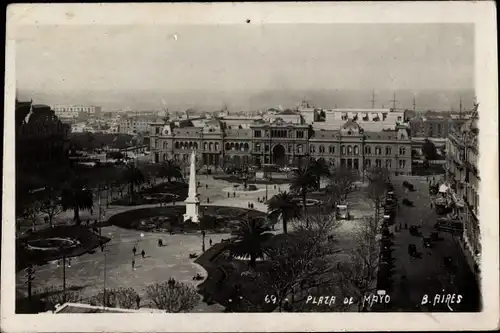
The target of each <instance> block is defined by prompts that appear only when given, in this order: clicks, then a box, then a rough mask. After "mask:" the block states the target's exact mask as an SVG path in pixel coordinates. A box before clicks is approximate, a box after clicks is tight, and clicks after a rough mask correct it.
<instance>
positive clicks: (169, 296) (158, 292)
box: [146, 279, 200, 313]
mask: <svg viewBox="0 0 500 333" xmlns="http://www.w3.org/2000/svg"><path fill="white" fill-rule="evenodd" d="M172 281H173V282H172ZM146 294H147V297H148V298H149V299H150V300H151V301H152V302H153V303H154V304H155V306H156V307H157V308H158V309H162V310H166V311H167V312H173V313H179V312H187V311H189V310H192V309H193V308H194V307H195V306H196V305H198V303H199V302H200V295H199V294H198V292H197V291H196V289H195V288H194V287H192V286H191V285H188V284H186V283H182V282H178V281H175V280H173V279H172V280H170V282H162V283H155V284H153V285H149V286H147V287H146Z"/></svg>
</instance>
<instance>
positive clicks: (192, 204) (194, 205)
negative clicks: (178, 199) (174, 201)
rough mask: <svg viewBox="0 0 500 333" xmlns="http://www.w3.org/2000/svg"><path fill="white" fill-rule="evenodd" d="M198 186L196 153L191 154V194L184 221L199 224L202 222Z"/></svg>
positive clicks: (187, 202)
mask: <svg viewBox="0 0 500 333" xmlns="http://www.w3.org/2000/svg"><path fill="white" fill-rule="evenodd" d="M197 192H198V191H197V186H196V153H195V152H194V151H193V152H192V153H191V165H190V166H189V192H188V197H187V198H186V200H184V202H185V203H186V214H184V221H187V220H191V221H192V222H195V223H198V222H199V221H200V219H199V217H200V216H199V214H198V210H199V208H200V200H199V199H198V193H197Z"/></svg>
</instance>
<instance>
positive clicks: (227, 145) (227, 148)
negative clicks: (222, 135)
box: [226, 142, 231, 150]
mask: <svg viewBox="0 0 500 333" xmlns="http://www.w3.org/2000/svg"><path fill="white" fill-rule="evenodd" d="M229 149H231V144H230V143H229V142H227V143H226V150H229Z"/></svg>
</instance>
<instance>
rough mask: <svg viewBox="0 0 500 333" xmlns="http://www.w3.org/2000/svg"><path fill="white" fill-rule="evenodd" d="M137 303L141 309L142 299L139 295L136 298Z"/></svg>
mask: <svg viewBox="0 0 500 333" xmlns="http://www.w3.org/2000/svg"><path fill="white" fill-rule="evenodd" d="M135 303H136V304H137V308H138V309H139V308H140V307H141V297H140V296H139V295H137V296H136V298H135Z"/></svg>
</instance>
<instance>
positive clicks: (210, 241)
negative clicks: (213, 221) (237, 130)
mask: <svg viewBox="0 0 500 333" xmlns="http://www.w3.org/2000/svg"><path fill="white" fill-rule="evenodd" d="M209 243H210V246H212V238H210V240H209Z"/></svg>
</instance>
